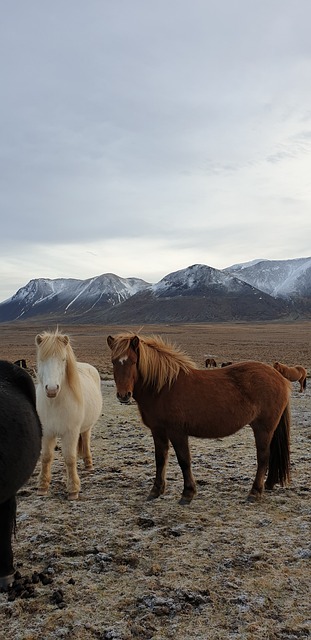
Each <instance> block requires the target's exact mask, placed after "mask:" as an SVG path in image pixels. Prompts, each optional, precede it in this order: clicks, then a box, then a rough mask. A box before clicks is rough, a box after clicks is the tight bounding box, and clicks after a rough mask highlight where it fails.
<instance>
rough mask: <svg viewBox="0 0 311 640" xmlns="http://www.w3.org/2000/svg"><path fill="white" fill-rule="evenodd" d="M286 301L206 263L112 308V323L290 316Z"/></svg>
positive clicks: (108, 315)
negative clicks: (275, 297) (278, 299)
mask: <svg viewBox="0 0 311 640" xmlns="http://www.w3.org/2000/svg"><path fill="white" fill-rule="evenodd" d="M288 313H289V308H288V306H287V305H286V303H284V302H283V301H277V300H274V299H273V298H271V296H269V295H267V294H265V293H263V292H262V291H259V290H258V289H255V288H254V287H252V286H251V285H249V284H247V283H245V282H242V281H241V280H239V279H238V278H235V277H234V276H231V275H230V274H227V273H223V272H222V271H220V270H218V269H214V268H213V267H209V266H207V265H203V264H195V265H192V266H190V267H187V268H186V269H181V270H180V271H175V272H173V273H170V274H168V275H167V276H165V277H164V278H162V280H160V282H158V283H157V284H154V285H150V286H149V287H146V288H145V289H144V290H143V291H140V292H139V293H137V294H135V295H134V296H132V297H130V298H128V299H127V300H125V302H123V303H122V305H119V306H118V307H114V308H113V309H112V308H111V309H108V310H107V311H106V312H105V314H104V318H102V321H103V322H104V323H106V324H109V323H126V322H128V323H144V324H152V323H163V322H185V323H186V322H222V321H228V320H230V321H235V320H245V321H251V320H258V319H260V320H272V319H276V318H282V317H285V316H287V315H288Z"/></svg>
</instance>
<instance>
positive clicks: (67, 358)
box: [35, 330, 102, 500]
mask: <svg viewBox="0 0 311 640" xmlns="http://www.w3.org/2000/svg"><path fill="white" fill-rule="evenodd" d="M35 343H36V346H37V382H38V384H37V410H38V413H39V416H40V418H41V422H42V429H43V438H42V456H41V471H40V475H39V491H38V493H39V495H42V496H44V495H46V494H47V492H48V488H49V485H50V481H51V466H52V462H53V456H54V449H55V444H56V439H57V437H59V438H61V443H62V453H63V456H64V459H65V464H66V468H67V491H68V498H69V499H70V500H77V499H78V497H79V491H80V479H79V476H78V473H77V455H78V454H79V455H81V457H82V458H83V460H84V465H85V469H86V470H87V471H92V469H93V461H92V454H91V448H90V438H91V429H92V427H93V426H94V425H95V423H96V422H97V420H98V418H99V416H100V413H101V410H102V393H101V381H100V376H99V373H98V371H97V369H95V367H93V366H92V365H90V364H87V363H86V362H77V360H76V357H75V355H74V352H73V349H72V347H71V344H70V339H69V336H67V335H65V334H62V333H61V332H59V331H58V330H56V331H55V332H54V333H53V332H47V331H45V332H44V333H42V334H38V335H37V336H36V338H35Z"/></svg>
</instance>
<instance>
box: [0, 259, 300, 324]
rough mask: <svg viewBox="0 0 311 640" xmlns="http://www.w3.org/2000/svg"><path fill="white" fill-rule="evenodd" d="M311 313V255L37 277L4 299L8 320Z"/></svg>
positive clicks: (220, 318)
mask: <svg viewBox="0 0 311 640" xmlns="http://www.w3.org/2000/svg"><path fill="white" fill-rule="evenodd" d="M301 317H308V318H309V317H311V258H299V259H297V260H280V261H271V260H253V261H252V262H251V263H244V264H239V265H233V266H232V267H228V268H226V269H223V270H219V269H214V268H213V267H210V266H207V265H204V264H195V265H191V266H189V267H187V268H185V269H181V270H179V271H175V272H172V273H169V274H168V275H166V276H165V277H164V278H162V280H160V281H159V282H158V283H156V284H150V283H147V282H145V281H144V280H141V279H139V278H120V277H119V276H117V275H114V274H112V273H107V274H103V275H100V276H96V277H94V278H89V279H88V280H76V279H73V278H68V279H63V278H61V279H56V280H49V279H44V278H39V279H37V280H31V281H30V282H29V283H28V284H27V285H26V286H25V287H22V288H21V289H19V290H18V291H17V292H16V294H15V295H14V296H12V298H9V299H8V300H5V301H4V302H2V303H1V304H0V322H10V321H14V320H29V319H31V320H33V319H40V320H41V319H42V320H43V319H44V321H46V320H47V319H48V320H49V321H53V322H61V321H66V322H70V323H73V322H74V323H101V324H109V323H114V324H118V323H119V324H120V323H144V324H152V323H162V322H227V321H231V322H234V321H257V320H276V319H292V320H294V319H297V318H301Z"/></svg>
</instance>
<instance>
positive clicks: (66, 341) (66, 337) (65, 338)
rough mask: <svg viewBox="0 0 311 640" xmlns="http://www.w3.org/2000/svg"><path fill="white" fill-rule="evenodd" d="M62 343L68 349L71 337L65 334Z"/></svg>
mask: <svg viewBox="0 0 311 640" xmlns="http://www.w3.org/2000/svg"><path fill="white" fill-rule="evenodd" d="M62 341H63V343H64V345H65V347H67V344H69V342H70V338H69V336H67V335H66V334H64V335H63V336H62Z"/></svg>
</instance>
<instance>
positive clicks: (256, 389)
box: [107, 334, 291, 504]
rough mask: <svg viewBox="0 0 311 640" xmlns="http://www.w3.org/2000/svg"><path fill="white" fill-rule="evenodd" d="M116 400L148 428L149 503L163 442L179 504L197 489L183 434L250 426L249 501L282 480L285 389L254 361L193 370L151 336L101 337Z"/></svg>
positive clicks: (285, 473)
mask: <svg viewBox="0 0 311 640" xmlns="http://www.w3.org/2000/svg"><path fill="white" fill-rule="evenodd" d="M107 342H108V345H109V347H110V349H111V352H112V353H111V359H112V363H113V373H114V379H115V383H116V387H117V398H118V399H119V401H120V402H121V403H129V402H130V401H131V398H132V397H133V398H134V400H136V402H137V404H138V408H139V411H140V415H141V418H142V420H143V422H144V423H145V425H147V426H148V427H149V428H150V429H151V433H152V436H153V440H154V446H155V460H156V476H155V481H154V485H153V488H152V489H151V492H150V494H149V499H152V498H157V497H158V496H160V495H161V494H163V493H164V491H165V484H166V481H165V477H166V465H167V458H168V450H169V441H170V442H171V443H172V445H173V447H174V450H175V453H176V456H177V459H178V462H179V465H180V468H181V470H182V473H183V478H184V489H183V493H182V497H181V501H180V502H181V504H184V503H189V502H190V501H191V500H192V498H193V496H194V495H195V492H196V487H195V480H194V478H193V475H192V471H191V459H190V451H189V443H188V436H195V437H198V438H223V437H225V436H229V435H231V434H233V433H235V432H236V431H238V430H239V429H241V428H242V427H243V426H245V425H247V424H249V425H250V426H251V427H252V429H253V432H254V436H255V442H256V448H257V473H256V476H255V480H254V483H253V486H252V488H251V491H250V494H249V499H250V500H255V499H256V498H259V497H260V496H261V494H262V492H263V488H264V478H265V474H266V471H267V469H268V468H269V471H268V477H267V480H266V484H265V486H266V488H267V489H272V488H273V486H274V485H275V484H276V483H277V482H278V483H280V484H281V485H285V484H286V482H287V481H288V480H289V459H290V452H289V432H290V411H289V398H290V390H291V388H290V384H289V382H288V381H286V380H285V379H284V378H282V377H281V376H280V375H279V374H278V373H277V372H276V371H274V369H273V368H272V367H270V366H269V365H267V364H263V363H261V362H240V363H238V364H236V365H232V366H231V367H224V368H223V369H221V368H218V369H217V370H215V371H213V372H211V371H209V370H205V369H198V368H196V365H195V364H194V363H193V362H192V360H191V359H190V358H189V357H188V356H186V355H185V354H183V353H182V352H181V351H180V350H179V349H177V348H175V347H173V346H172V345H169V344H168V343H166V342H164V341H163V340H161V338H156V337H142V336H140V337H138V336H136V335H134V334H132V335H127V334H121V335H118V336H116V337H114V338H113V337H112V336H108V338H107Z"/></svg>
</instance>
